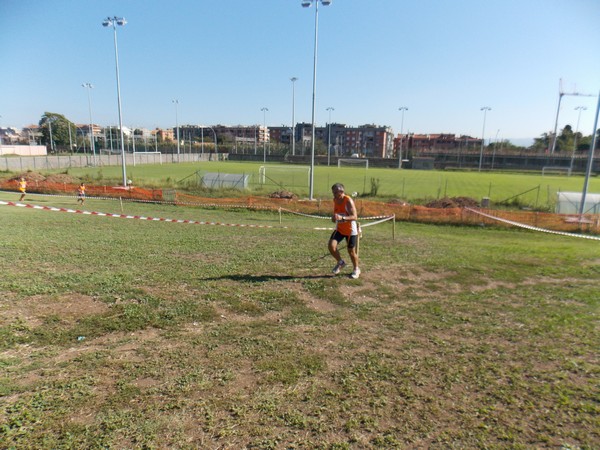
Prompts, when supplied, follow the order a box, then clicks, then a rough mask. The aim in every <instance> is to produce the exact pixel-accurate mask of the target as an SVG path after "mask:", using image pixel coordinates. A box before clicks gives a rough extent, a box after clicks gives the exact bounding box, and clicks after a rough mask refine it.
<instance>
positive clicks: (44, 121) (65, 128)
mask: <svg viewBox="0 0 600 450" xmlns="http://www.w3.org/2000/svg"><path fill="white" fill-rule="evenodd" d="M38 124H39V126H40V128H41V131H42V142H43V143H44V144H46V145H48V146H49V147H50V150H51V151H55V150H56V147H57V146H62V147H65V146H66V147H69V145H71V144H72V143H75V142H76V138H77V127H76V126H75V124H74V123H72V122H71V121H70V120H68V119H67V118H66V117H65V116H63V115H62V114H58V113H52V112H45V113H44V115H43V116H42V118H41V119H40V121H39V123H38ZM69 132H70V133H69ZM50 133H52V142H50Z"/></svg>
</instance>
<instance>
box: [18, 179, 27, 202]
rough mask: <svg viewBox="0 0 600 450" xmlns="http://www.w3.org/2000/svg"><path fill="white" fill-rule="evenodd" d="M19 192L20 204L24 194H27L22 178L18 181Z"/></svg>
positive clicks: (25, 181)
mask: <svg viewBox="0 0 600 450" xmlns="http://www.w3.org/2000/svg"><path fill="white" fill-rule="evenodd" d="M19 192H21V198H19V201H20V202H22V201H23V199H24V198H25V194H27V180H26V179H25V178H23V177H21V179H20V180H19Z"/></svg>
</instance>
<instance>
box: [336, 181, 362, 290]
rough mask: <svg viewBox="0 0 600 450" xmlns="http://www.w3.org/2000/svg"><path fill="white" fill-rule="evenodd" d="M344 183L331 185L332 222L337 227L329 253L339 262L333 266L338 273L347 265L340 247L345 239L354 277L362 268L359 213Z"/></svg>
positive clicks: (358, 275) (356, 276) (355, 277)
mask: <svg viewBox="0 0 600 450" xmlns="http://www.w3.org/2000/svg"><path fill="white" fill-rule="evenodd" d="M344 190H345V188H344V185H343V184H342V183H336V184H334V185H333V186H331V192H332V193H333V216H332V217H331V220H332V222H335V223H336V228H335V231H334V232H333V234H332V235H331V237H330V238H329V253H331V256H333V257H334V258H335V260H336V261H337V264H336V265H335V267H334V268H333V274H334V275H337V274H338V273H340V272H341V270H342V269H343V268H344V267H345V266H346V262H345V261H344V260H343V259H342V257H341V255H340V251H339V249H338V246H339V243H340V242H341V241H343V240H344V239H345V240H346V242H347V245H348V254H349V255H350V260H351V261H352V266H353V270H352V274H351V275H350V276H351V277H352V278H354V279H357V278H358V277H360V268H359V267H358V253H357V247H358V223H357V222H356V221H357V220H358V213H357V211H356V206H355V205H354V200H352V197H350V196H349V195H346V194H345V193H344Z"/></svg>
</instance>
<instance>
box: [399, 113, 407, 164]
mask: <svg viewBox="0 0 600 450" xmlns="http://www.w3.org/2000/svg"><path fill="white" fill-rule="evenodd" d="M398 111H400V112H402V121H401V122H400V148H399V149H398V169H402V143H403V141H404V111H408V108H407V107H406V106H401V107H400V108H398Z"/></svg>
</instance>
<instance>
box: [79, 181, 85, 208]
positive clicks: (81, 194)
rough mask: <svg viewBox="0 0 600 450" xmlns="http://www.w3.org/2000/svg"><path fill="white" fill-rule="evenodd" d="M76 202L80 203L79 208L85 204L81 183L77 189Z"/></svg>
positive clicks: (83, 185) (83, 186)
mask: <svg viewBox="0 0 600 450" xmlns="http://www.w3.org/2000/svg"><path fill="white" fill-rule="evenodd" d="M77 202H79V203H81V206H83V204H84V203H85V183H81V184H80V185H79V187H78V188H77Z"/></svg>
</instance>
